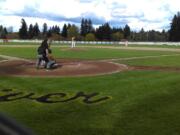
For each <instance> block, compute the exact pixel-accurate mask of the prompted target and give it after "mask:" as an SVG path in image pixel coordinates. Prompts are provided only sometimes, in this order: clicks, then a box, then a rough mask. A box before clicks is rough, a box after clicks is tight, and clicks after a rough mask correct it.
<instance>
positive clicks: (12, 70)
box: [0, 60, 127, 77]
mask: <svg viewBox="0 0 180 135" xmlns="http://www.w3.org/2000/svg"><path fill="white" fill-rule="evenodd" d="M58 65H59V66H58V68H56V69H52V70H46V69H43V68H42V69H36V68H35V61H32V62H26V61H21V60H13V61H5V62H2V63H0V75H3V76H44V77H46V76H51V77H56V76H57V77H61V76H62V77H64V76H94V75H103V74H111V73H115V72H120V71H123V70H127V66H126V65H123V64H116V63H112V62H100V61H77V60H76V61H72V60H64V61H58Z"/></svg>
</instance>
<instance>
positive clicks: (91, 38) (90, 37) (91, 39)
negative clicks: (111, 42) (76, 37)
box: [85, 33, 96, 41]
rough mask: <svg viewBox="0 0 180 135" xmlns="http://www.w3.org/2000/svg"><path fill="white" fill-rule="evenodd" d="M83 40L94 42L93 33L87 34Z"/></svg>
mask: <svg viewBox="0 0 180 135" xmlns="http://www.w3.org/2000/svg"><path fill="white" fill-rule="evenodd" d="M85 40H86V41H95V40H96V37H95V35H94V34H93V33H88V34H87V35H86V37H85Z"/></svg>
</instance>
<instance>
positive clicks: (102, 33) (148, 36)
mask: <svg viewBox="0 0 180 135" xmlns="http://www.w3.org/2000/svg"><path fill="white" fill-rule="evenodd" d="M47 33H51V34H52V35H53V38H54V39H55V40H71V37H73V36H75V37H76V40H80V41H122V40H129V41H180V12H178V13H177V14H176V15H174V17H173V19H172V21H171V23H170V29H169V30H167V31H165V30H162V31H155V30H149V31H145V30H144V29H143V28H142V29H141V30H140V31H138V32H136V31H133V30H131V28H130V26H128V25H125V26H124V27H111V26H110V24H109V23H104V24H102V25H100V26H99V27H97V28H94V27H93V23H92V21H91V19H86V18H82V20H81V24H80V27H78V26H76V25H74V24H64V25H63V27H62V30H61V29H60V27H59V26H58V25H55V26H52V27H48V25H47V24H46V23H44V24H43V27H42V30H40V28H39V25H38V23H35V24H34V25H33V24H30V25H29V26H28V25H27V23H26V21H25V20H24V19H22V20H21V27H20V29H19V31H18V32H11V33H8V32H7V29H6V28H5V27H3V26H2V25H0V38H6V37H7V38H18V39H43V38H44V37H45V35H46V34H47Z"/></svg>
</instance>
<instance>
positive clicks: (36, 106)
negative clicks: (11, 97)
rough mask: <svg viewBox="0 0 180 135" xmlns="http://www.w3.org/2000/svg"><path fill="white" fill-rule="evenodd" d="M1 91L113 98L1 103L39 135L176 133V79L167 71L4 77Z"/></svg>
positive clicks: (178, 118) (178, 115) (179, 93)
mask: <svg viewBox="0 0 180 135" xmlns="http://www.w3.org/2000/svg"><path fill="white" fill-rule="evenodd" d="M0 80H1V84H0V87H1V89H2V88H14V89H16V91H18V90H19V91H24V92H35V93H36V94H37V95H41V94H45V93H51V92H65V93H68V94H69V96H70V95H73V94H74V93H76V92H78V91H83V92H85V93H91V92H99V93H100V96H111V97H112V99H110V100H107V101H106V102H102V103H99V104H94V105H86V104H83V103H82V100H81V99H79V100H75V101H72V102H68V103H56V104H42V103H37V102H34V101H29V100H28V99H22V100H19V101H13V102H9V103H8V102H7V103H0V104H1V107H0V110H1V112H3V113H6V114H8V115H9V116H12V117H13V118H15V119H16V120H18V121H19V122H21V123H23V124H25V125H26V126H28V127H30V128H31V129H33V131H34V132H36V133H37V134H38V135H56V134H57V135H59V134H63V135H72V134H74V135H79V134H81V135H92V134H93V135H99V134H103V135H104V134H105V135H112V134H113V135H124V134H128V135H139V134H143V135H152V134H153V135H169V134H179V133H180V129H179V126H180V125H179V123H180V107H179V106H180V102H179V100H180V90H179V87H180V84H179V80H180V76H179V75H178V74H177V73H173V72H170V73H165V72H150V71H149V72H123V73H118V74H113V75H107V76H99V77H82V78H51V79H46V78H44V79H42V78H41V79H39V78H8V77H1V78H0Z"/></svg>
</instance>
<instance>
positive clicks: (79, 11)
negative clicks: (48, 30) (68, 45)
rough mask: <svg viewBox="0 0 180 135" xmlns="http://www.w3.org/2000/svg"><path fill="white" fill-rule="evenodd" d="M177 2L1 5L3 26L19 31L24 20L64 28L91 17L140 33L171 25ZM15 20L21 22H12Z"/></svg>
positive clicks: (11, 0)
mask: <svg viewBox="0 0 180 135" xmlns="http://www.w3.org/2000/svg"><path fill="white" fill-rule="evenodd" d="M135 2H136V3H135ZM177 3H178V0H137V1H134V0H124V1H120V0H96V1H95V0H51V1H50V0H4V1H1V3H0V4H1V7H0V23H1V24H5V25H7V26H16V29H17V28H18V27H19V26H20V24H19V23H20V21H19V20H20V19H21V18H22V17H23V18H25V20H26V22H27V23H30V22H31V21H32V20H33V22H38V23H40V24H41V23H42V22H43V23H44V21H46V22H47V23H48V24H49V25H51V24H59V25H62V22H64V21H67V20H68V19H70V20H71V21H73V19H74V20H75V19H76V21H74V22H77V19H79V22H80V21H81V20H80V18H83V17H84V18H86V17H87V16H88V18H91V19H93V20H98V19H100V18H101V19H102V22H103V21H104V20H105V21H108V22H110V23H111V21H112V22H113V25H116V26H118V25H119V26H120V25H124V24H125V23H127V24H128V25H130V27H131V28H132V29H136V30H138V29H141V28H142V27H144V29H145V30H149V29H156V30H160V29H162V27H163V26H168V25H169V24H170V21H171V19H172V17H173V16H174V14H176V13H177V12H178V10H179V5H178V4H177ZM27 7H31V8H32V10H35V12H34V13H32V16H31V17H30V18H29V16H27V17H26V15H27V12H32V11H28V9H29V8H27ZM35 13H37V14H40V15H35ZM30 14H31V13H28V15H30ZM18 15H19V17H18ZM21 15H24V16H21ZM33 16H34V17H33ZM53 16H55V17H53ZM15 18H16V20H18V21H16V22H13V21H11V20H14V19H15ZM17 18H18V19H17ZM54 18H55V19H54ZM63 18H64V20H63ZM98 22H100V21H98ZM115 23H117V24H115ZM121 23H122V24H121Z"/></svg>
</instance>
